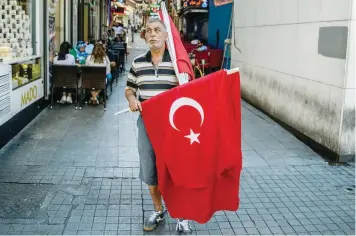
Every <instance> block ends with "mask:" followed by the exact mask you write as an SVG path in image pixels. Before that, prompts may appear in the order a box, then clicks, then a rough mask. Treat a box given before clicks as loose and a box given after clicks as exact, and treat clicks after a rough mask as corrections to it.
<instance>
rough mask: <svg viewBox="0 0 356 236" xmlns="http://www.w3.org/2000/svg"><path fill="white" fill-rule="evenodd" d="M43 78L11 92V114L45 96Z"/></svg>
mask: <svg viewBox="0 0 356 236" xmlns="http://www.w3.org/2000/svg"><path fill="white" fill-rule="evenodd" d="M43 92H44V89H43V79H38V80H36V81H34V82H32V83H29V84H27V85H25V86H23V87H20V88H17V89H15V90H13V91H12V92H11V115H12V116H14V115H16V114H17V113H19V112H20V111H22V110H23V109H25V108H26V107H28V106H29V105H31V104H32V103H34V102H36V101H38V100H39V99H41V98H42V97H43V95H44V94H43Z"/></svg>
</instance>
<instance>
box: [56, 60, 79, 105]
mask: <svg viewBox="0 0 356 236" xmlns="http://www.w3.org/2000/svg"><path fill="white" fill-rule="evenodd" d="M54 88H72V89H76V91H75V95H76V107H75V109H78V89H79V80H78V67H77V66H76V65H55V64H54V65H52V95H51V109H52V108H53V95H54Z"/></svg>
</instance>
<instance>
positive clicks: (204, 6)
mask: <svg viewBox="0 0 356 236" xmlns="http://www.w3.org/2000/svg"><path fill="white" fill-rule="evenodd" d="M179 16H180V17H181V18H182V29H183V31H184V32H185V35H186V39H187V40H192V39H196V38H199V39H203V40H206V41H207V40H208V21H209V4H208V0H182V8H181V9H180V11H179Z"/></svg>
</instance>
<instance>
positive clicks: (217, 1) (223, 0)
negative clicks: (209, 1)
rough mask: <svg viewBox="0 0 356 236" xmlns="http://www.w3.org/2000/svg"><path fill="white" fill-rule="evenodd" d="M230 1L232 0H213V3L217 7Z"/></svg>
mask: <svg viewBox="0 0 356 236" xmlns="http://www.w3.org/2000/svg"><path fill="white" fill-rule="evenodd" d="M232 2H233V0H214V5H215V6H216V7H219V6H222V5H226V4H229V3H232Z"/></svg>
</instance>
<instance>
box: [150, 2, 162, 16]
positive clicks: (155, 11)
mask: <svg viewBox="0 0 356 236" xmlns="http://www.w3.org/2000/svg"><path fill="white" fill-rule="evenodd" d="M159 9H160V5H159V4H151V5H150V16H158V11H159Z"/></svg>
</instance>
